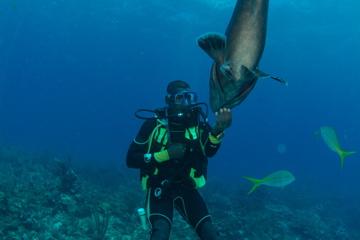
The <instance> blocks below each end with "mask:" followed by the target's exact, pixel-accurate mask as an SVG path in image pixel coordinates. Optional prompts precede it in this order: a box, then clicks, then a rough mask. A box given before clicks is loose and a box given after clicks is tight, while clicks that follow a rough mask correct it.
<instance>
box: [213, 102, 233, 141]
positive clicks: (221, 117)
mask: <svg viewBox="0 0 360 240" xmlns="http://www.w3.org/2000/svg"><path fill="white" fill-rule="evenodd" d="M215 118H216V122H215V126H214V127H213V128H212V129H211V134H212V135H213V136H215V137H217V138H221V137H222V135H223V133H224V131H225V129H226V128H228V127H230V126H231V122H232V113H231V110H230V108H220V110H219V111H218V112H215Z"/></svg>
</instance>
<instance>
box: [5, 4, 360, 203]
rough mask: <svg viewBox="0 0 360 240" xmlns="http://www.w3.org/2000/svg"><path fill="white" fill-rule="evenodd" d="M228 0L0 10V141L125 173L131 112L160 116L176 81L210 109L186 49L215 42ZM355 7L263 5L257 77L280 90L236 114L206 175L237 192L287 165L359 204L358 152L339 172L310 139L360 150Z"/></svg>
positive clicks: (310, 184) (323, 190) (316, 187)
mask: <svg viewBox="0 0 360 240" xmlns="http://www.w3.org/2000/svg"><path fill="white" fill-rule="evenodd" d="M234 3H235V1H233V0H223V1H215V0H213V1H209V0H207V1H206V0H191V1H190V0H183V1H175V0H170V1H165V0H154V1H140V0H122V1H115V0H108V1H95V0H90V1H80V0H79V1H63V0H54V1H42V0H34V1H21V0H0V144H3V145H16V146H20V147H22V148H24V149H28V150H29V151H52V152H58V153H61V154H70V155H72V156H73V158H74V159H75V160H76V161H77V162H78V163H79V164H84V165H86V164H89V163H91V164H99V165H100V166H106V165H113V164H116V165H117V166H118V168H119V171H130V170H127V169H126V168H125V155H126V151H127V148H128V145H129V143H130V142H131V140H132V139H133V137H134V136H135V134H136V133H137V131H138V128H139V126H140V125H141V123H142V122H141V121H140V120H138V119H136V118H135V117H134V115H133V113H134V111H135V110H137V109H138V108H156V107H160V106H163V105H164V101H163V100H164V95H165V89H166V84H167V83H168V82H169V81H170V80H174V79H183V80H186V81H188V82H189V83H190V84H191V86H192V88H193V89H194V90H195V91H197V92H198V94H199V97H200V99H201V100H203V101H208V79H209V69H210V65H211V60H210V59H209V58H208V56H207V55H206V54H204V53H203V52H202V51H201V50H200V49H199V48H198V47H197V45H196V42H195V40H196V38H197V37H198V36H199V35H201V34H203V33H205V32H209V31H212V32H213V31H215V32H221V33H222V32H224V30H225V28H226V26H227V24H228V21H229V18H230V16H231V13H232V8H233V5H234ZM359 8H360V3H359V2H358V1H354V0H344V1H333V0H331V1H330V0H318V1H310V0H304V1H293V0H291V1H285V0H273V1H271V2H270V9H269V19H268V21H269V22H268V34H267V42H266V48H265V51H264V55H263V58H262V60H261V63H260V68H261V69H262V70H263V71H266V72H269V73H272V74H274V75H278V76H281V77H283V78H285V79H287V80H288V82H289V85H288V86H287V87H285V86H282V85H280V84H278V83H277V82H274V81H271V80H268V79H262V80H259V82H258V83H257V85H256V87H255V89H254V90H253V91H252V93H251V94H250V95H249V97H248V98H247V99H246V100H245V101H244V102H243V103H242V104H241V105H239V106H238V107H236V108H235V109H234V110H233V118H234V119H233V124H232V127H231V128H230V129H229V130H228V131H227V132H226V135H225V138H224V142H223V145H222V148H221V150H220V152H219V153H218V154H217V155H216V156H215V157H214V158H213V159H211V160H210V165H209V178H210V179H211V178H212V179H220V180H221V181H224V183H227V182H232V183H233V184H235V185H236V184H239V185H246V184H248V183H247V182H246V181H245V180H243V179H242V178H241V177H242V176H244V175H248V176H254V177H262V176H265V175H267V174H269V173H271V172H273V171H276V170H279V169H287V170H290V171H292V172H293V173H294V175H295V176H296V181H295V183H293V184H292V185H291V188H293V189H297V188H299V189H302V188H309V189H312V190H313V191H314V192H317V193H319V194H320V195H321V196H324V198H326V197H328V198H331V197H339V196H341V197H343V199H344V202H343V203H344V204H346V203H347V201H349V202H350V201H351V202H353V201H354V202H356V201H359V200H360V190H359V187H358V176H359V173H360V170H359V169H360V161H359V155H354V156H351V157H349V158H348V159H346V161H345V167H344V169H340V163H339V160H338V158H337V156H336V154H335V153H333V152H331V151H330V150H329V149H328V148H327V147H326V145H325V144H324V142H323V141H322V139H321V138H320V137H319V135H317V134H316V132H317V131H318V130H319V128H320V127H321V126H324V125H330V126H333V127H334V128H335V129H336V130H337V133H338V136H339V140H340V143H341V145H342V146H344V148H345V149H349V150H355V151H360V129H359V119H360V107H359V105H358V103H359V101H360V95H359V94H358V93H359V90H360V83H359V79H360V73H359V71H358V63H359V58H360V46H359V43H360V27H359V24H358V23H359V20H360V17H359V15H358V9H359ZM211 119H213V118H212V117H211ZM279 144H283V145H282V146H286V150H285V151H280V152H279V151H278V145H279Z"/></svg>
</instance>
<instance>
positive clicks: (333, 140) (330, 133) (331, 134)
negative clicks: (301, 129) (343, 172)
mask: <svg viewBox="0 0 360 240" xmlns="http://www.w3.org/2000/svg"><path fill="white" fill-rule="evenodd" d="M320 135H321V137H322V139H323V140H324V142H325V143H326V145H327V146H328V147H329V148H330V149H331V150H332V151H334V152H336V153H337V154H338V155H339V158H340V166H341V168H343V167H344V161H345V158H346V157H348V156H350V155H353V154H355V153H356V152H355V151H345V150H344V149H342V148H341V146H340V144H339V140H338V137H337V135H336V132H335V130H334V129H333V128H332V127H328V126H324V127H321V128H320Z"/></svg>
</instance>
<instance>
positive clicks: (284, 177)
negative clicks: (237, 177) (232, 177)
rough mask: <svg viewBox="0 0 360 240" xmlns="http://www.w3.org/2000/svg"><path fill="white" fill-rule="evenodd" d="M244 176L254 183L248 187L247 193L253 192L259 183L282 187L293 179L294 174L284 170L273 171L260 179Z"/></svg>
mask: <svg viewBox="0 0 360 240" xmlns="http://www.w3.org/2000/svg"><path fill="white" fill-rule="evenodd" d="M244 178H245V179H246V180H249V181H250V182H252V183H253V184H254V186H253V187H252V188H251V189H250V191H249V192H248V194H251V193H253V192H254V191H255V190H256V189H257V188H258V187H260V186H261V185H265V186H269V187H278V188H282V187H285V186H287V185H289V184H290V183H292V182H293V181H295V177H294V175H293V174H292V173H291V172H289V171H286V170H281V171H277V172H274V173H272V174H270V175H268V176H266V177H264V178H262V179H256V178H252V177H244Z"/></svg>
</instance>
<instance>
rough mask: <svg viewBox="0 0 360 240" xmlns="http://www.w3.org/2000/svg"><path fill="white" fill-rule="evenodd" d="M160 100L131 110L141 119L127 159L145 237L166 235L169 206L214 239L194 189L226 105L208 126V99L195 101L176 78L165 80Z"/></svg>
mask: <svg viewBox="0 0 360 240" xmlns="http://www.w3.org/2000/svg"><path fill="white" fill-rule="evenodd" d="M165 102H166V107H164V108H159V109H156V110H154V111H151V110H144V109H141V110H138V111H137V112H136V114H135V115H136V116H137V117H139V118H142V119H146V120H145V122H144V123H143V125H142V127H141V129H140V131H139V133H138V134H137V136H136V137H135V139H134V141H133V142H132V143H131V144H130V147H129V150H128V153H127V159H126V161H127V166H128V167H129V168H136V169H140V179H141V184H142V188H143V190H145V191H146V201H145V209H146V216H147V219H148V222H149V223H150V227H151V236H150V240H160V239H161V240H163V239H164V240H168V239H169V237H170V231H171V225H172V219H173V209H174V208H175V209H176V210H177V211H178V212H179V213H180V215H181V216H182V217H183V218H184V220H185V221H186V222H187V223H189V224H190V225H191V226H192V227H193V228H194V230H195V231H196V233H197V235H198V236H199V237H200V239H206V240H213V239H217V232H216V230H215V227H214V225H213V223H212V220H211V216H210V214H209V212H208V209H207V206H206V204H205V202H204V200H203V198H202V196H201V195H200V193H199V192H198V190H197V189H198V188H201V187H203V186H204V185H205V183H206V178H207V165H208V157H212V156H214V155H215V153H216V152H217V151H218V149H219V147H220V144H221V140H222V138H223V136H224V130H225V129H226V128H228V127H230V125H231V121H232V114H231V111H230V109H226V108H221V109H220V110H219V111H218V112H216V113H215V118H216V122H215V125H214V126H213V127H211V126H210V125H209V123H208V122H207V105H206V104H205V103H198V101H197V95H196V93H195V92H193V91H191V88H190V85H189V84H188V83H186V82H184V81H181V80H175V81H171V82H170V83H169V84H168V86H167V96H166V97H165ZM203 106H206V112H204V111H203ZM143 112H153V113H154V117H143V116H141V115H140V113H143Z"/></svg>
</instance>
